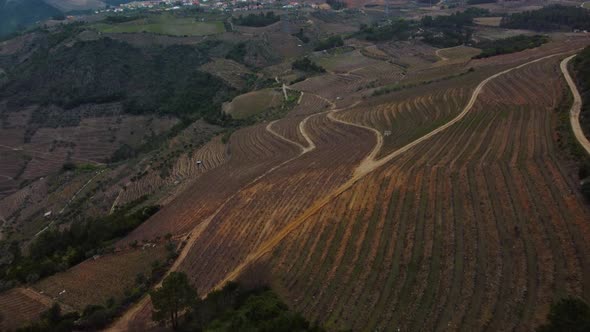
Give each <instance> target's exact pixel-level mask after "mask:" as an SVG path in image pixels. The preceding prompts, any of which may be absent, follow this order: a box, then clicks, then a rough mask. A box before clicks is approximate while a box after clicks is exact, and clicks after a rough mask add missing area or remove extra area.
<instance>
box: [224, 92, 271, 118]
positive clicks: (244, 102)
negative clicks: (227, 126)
mask: <svg viewBox="0 0 590 332" xmlns="http://www.w3.org/2000/svg"><path fill="white" fill-rule="evenodd" d="M282 100H283V94H282V93H281V92H279V91H277V90H275V89H264V90H259V91H253V92H249V93H246V94H243V95H240V96H237V97H236V98H234V100H232V101H231V103H228V104H226V105H225V106H224V112H226V113H227V114H230V115H231V116H232V118H234V119H244V118H247V117H250V116H252V115H256V114H259V113H262V112H264V111H266V110H269V109H271V108H274V107H278V106H280V105H281V103H282Z"/></svg>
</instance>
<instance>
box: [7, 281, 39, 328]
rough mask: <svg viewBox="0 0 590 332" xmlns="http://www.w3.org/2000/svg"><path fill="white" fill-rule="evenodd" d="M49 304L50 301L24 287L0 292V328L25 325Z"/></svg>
mask: <svg viewBox="0 0 590 332" xmlns="http://www.w3.org/2000/svg"><path fill="white" fill-rule="evenodd" d="M50 306H51V301H48V299H45V298H43V296H42V295H39V294H35V292H34V291H32V290H30V289H24V288H15V289H12V290H9V291H6V292H4V293H0V330H2V331H10V330H14V329H17V328H20V327H23V326H25V325H27V324H28V323H30V322H32V321H34V320H36V319H38V318H39V315H41V313H42V312H43V311H45V310H47V309H49V307H50Z"/></svg>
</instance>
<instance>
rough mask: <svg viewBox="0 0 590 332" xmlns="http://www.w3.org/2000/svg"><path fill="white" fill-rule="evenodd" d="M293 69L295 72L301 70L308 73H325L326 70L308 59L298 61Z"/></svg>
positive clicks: (294, 63)
mask: <svg viewBox="0 0 590 332" xmlns="http://www.w3.org/2000/svg"><path fill="white" fill-rule="evenodd" d="M291 67H292V68H293V69H295V70H301V71H304V72H308V73H324V72H326V70H325V69H324V68H323V67H322V66H319V65H317V64H316V63H315V62H313V61H311V60H310V59H309V58H308V57H305V58H301V59H297V60H295V61H294V62H293V64H292V65H291Z"/></svg>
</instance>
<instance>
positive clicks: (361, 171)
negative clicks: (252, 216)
mask: <svg viewBox="0 0 590 332" xmlns="http://www.w3.org/2000/svg"><path fill="white" fill-rule="evenodd" d="M567 53H570V52H566V53H557V54H552V55H548V56H545V57H541V58H538V59H535V60H532V61H529V62H526V63H524V64H521V65H518V66H516V67H512V68H509V69H507V70H504V71H501V72H499V73H496V74H494V75H492V76H490V77H488V78H486V79H485V80H483V81H482V82H481V83H479V85H478V86H477V87H476V88H475V90H474V91H473V94H472V96H471V99H470V100H469V102H468V103H467V105H466V106H465V108H463V111H462V112H461V113H460V114H459V115H457V116H456V117H455V118H454V119H452V120H451V121H449V122H447V123H446V124H444V125H442V126H440V127H438V128H437V129H435V130H433V131H431V132H430V133H428V134H426V135H424V136H422V137H420V138H418V139H417V140H415V141H413V142H411V143H409V144H407V145H405V146H404V147H402V148H400V149H398V150H396V151H394V152H392V153H390V154H389V155H387V156H385V157H383V158H381V159H379V160H374V159H371V158H365V160H363V162H362V163H361V164H360V165H359V166H358V168H357V170H356V171H355V175H354V176H353V177H352V178H351V179H350V180H349V181H347V182H346V183H345V184H343V185H342V186H341V187H340V188H338V189H336V190H335V191H334V192H332V193H331V194H330V195H327V196H326V197H325V198H323V199H321V200H320V201H318V202H317V203H316V204H314V205H313V206H311V207H310V208H309V209H308V210H307V211H305V212H304V213H303V214H302V215H300V216H299V217H297V218H296V219H294V220H293V221H291V222H290V223H289V224H288V225H287V226H285V228H284V229H283V230H282V231H281V232H279V233H278V234H277V235H275V236H274V237H272V238H270V239H268V240H267V241H266V242H264V243H262V244H261V246H260V247H259V249H258V250H257V251H256V252H254V253H252V254H250V255H249V256H248V257H247V258H246V260H245V261H244V262H242V263H241V264H239V265H238V266H237V267H236V268H235V269H234V270H233V271H231V272H229V273H228V274H227V276H226V277H225V278H224V279H223V280H221V281H220V282H219V283H218V284H217V286H216V287H215V288H216V289H220V288H222V287H223V285H225V284H226V283H227V282H228V281H231V280H235V279H236V278H237V277H238V276H239V275H240V274H241V273H242V271H243V270H244V268H246V267H247V266H248V265H250V263H252V262H254V261H256V260H258V259H260V258H262V257H263V256H264V255H265V254H267V253H269V252H270V251H271V250H272V249H274V248H275V247H276V246H277V245H278V244H279V243H280V242H281V241H282V240H283V239H284V238H285V237H286V236H287V235H288V234H290V233H291V232H292V231H293V230H295V229H297V228H298V227H299V226H300V225H302V224H303V223H304V222H305V220H307V219H308V218H309V217H311V216H312V215H314V214H316V213H317V212H318V211H319V210H320V209H321V208H323V207H324V206H325V205H326V204H328V203H329V202H330V201H332V200H333V199H335V198H336V197H338V196H340V194H342V193H343V192H345V191H347V190H348V189H350V188H351V187H352V186H353V185H354V184H355V183H356V182H358V181H359V180H360V179H362V178H364V177H365V176H366V175H367V174H369V173H371V172H373V171H374V170H376V169H377V168H379V167H381V166H383V165H385V164H386V163H387V162H389V161H391V160H392V159H393V158H395V157H397V156H399V155H401V154H402V153H404V152H406V151H408V150H409V149H411V148H413V147H414V146H416V145H418V144H419V143H422V142H423V141H425V140H427V139H429V138H431V137H432V136H434V135H436V134H438V133H440V132H442V131H444V130H445V129H447V128H449V127H451V126H452V125H454V124H455V123H457V122H458V121H460V120H461V119H463V118H464V117H465V115H467V113H468V112H469V111H470V110H471V108H473V105H474V104H475V101H476V100H477V97H478V96H479V94H480V93H481V91H482V89H483V87H484V86H485V85H486V84H487V83H488V82H489V81H491V80H493V79H494V78H496V77H498V76H501V75H503V74H506V73H509V72H511V71H513V70H515V69H519V68H522V67H524V66H527V65H530V64H533V63H536V62H539V61H543V60H545V59H549V58H552V57H556V56H559V55H563V54H567ZM332 118H333V116H332ZM339 122H344V121H341V120H339ZM354 125H356V126H361V125H358V124H354ZM367 129H370V130H372V131H374V132H375V133H376V134H377V135H378V136H381V133H379V132H378V131H376V130H374V129H373V128H367ZM381 140H382V138H381V139H378V142H379V141H381ZM379 148H380V146H379V144H376V146H375V148H374V149H373V151H371V153H370V154H369V156H368V157H371V156H376V155H377V153H376V152H375V151H377V152H378V150H377V149H379Z"/></svg>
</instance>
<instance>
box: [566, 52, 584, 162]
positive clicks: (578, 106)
mask: <svg viewBox="0 0 590 332" xmlns="http://www.w3.org/2000/svg"><path fill="white" fill-rule="evenodd" d="M575 56H576V55H575V54H574V55H572V56H570V57H567V58H565V59H563V61H561V64H560V65H559V68H560V69H561V72H562V73H563V76H564V77H565V80H566V81H567V85H569V87H570V90H571V91H572V95H573V96H574V103H573V104H572V108H571V109H570V123H571V125H572V130H573V131H574V135H575V136H576V139H577V140H578V142H580V145H581V146H582V147H583V148H584V150H586V153H587V154H589V155H590V142H589V141H588V138H587V137H586V136H585V135H584V131H583V130H582V127H581V126H580V111H581V110H582V97H581V96H580V92H579V91H578V87H576V83H575V82H574V80H573V79H572V76H571V75H570V73H569V71H568V70H567V65H568V63H569V62H570V60H571V59H573V58H574V57H575Z"/></svg>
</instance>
